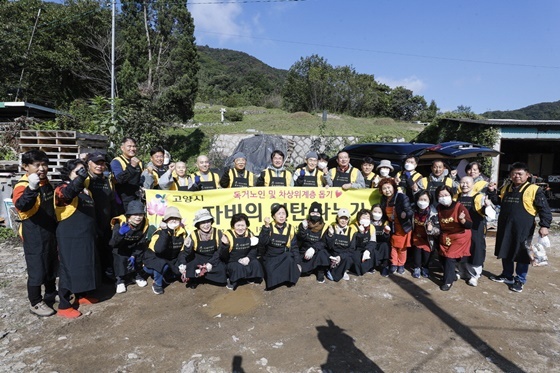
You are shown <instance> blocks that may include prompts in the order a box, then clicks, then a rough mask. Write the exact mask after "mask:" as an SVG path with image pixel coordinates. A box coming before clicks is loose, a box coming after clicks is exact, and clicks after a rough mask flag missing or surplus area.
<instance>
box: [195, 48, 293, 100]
mask: <svg viewBox="0 0 560 373" xmlns="http://www.w3.org/2000/svg"><path fill="white" fill-rule="evenodd" d="M198 56H199V64H200V70H199V72H198V86H199V88H198V97H197V101H203V102H213V103H220V104H223V105H226V106H243V105H258V106H265V105H267V103H271V102H272V101H279V100H280V91H281V89H282V85H283V84H284V80H285V79H286V75H287V73H288V72H287V71H286V70H280V69H275V68H273V67H270V66H268V65H267V64H265V63H263V62H262V61H260V60H258V59H256V58H255V57H253V56H250V55H248V54H247V53H243V52H238V51H234V50H230V49H217V48H210V47H208V46H200V45H199V46H198Z"/></svg>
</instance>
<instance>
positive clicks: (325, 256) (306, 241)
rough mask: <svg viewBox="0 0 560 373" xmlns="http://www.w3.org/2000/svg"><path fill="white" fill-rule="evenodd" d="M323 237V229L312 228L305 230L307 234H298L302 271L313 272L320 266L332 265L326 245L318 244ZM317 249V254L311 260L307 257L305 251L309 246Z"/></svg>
mask: <svg viewBox="0 0 560 373" xmlns="http://www.w3.org/2000/svg"><path fill="white" fill-rule="evenodd" d="M321 237H322V230H320V231H318V232H313V231H312V230H311V229H309V228H308V229H306V230H305V236H304V237H300V235H299V234H298V246H299V256H300V258H301V263H300V265H301V273H308V272H312V271H313V270H315V269H316V268H318V267H328V266H329V265H330V263H331V262H330V260H329V253H328V252H327V250H325V249H324V245H320V244H317V243H318V242H319V241H320V240H321ZM311 247H312V248H313V249H315V255H313V257H312V258H311V259H309V260H306V259H305V252H306V251H307V249H309V248H311Z"/></svg>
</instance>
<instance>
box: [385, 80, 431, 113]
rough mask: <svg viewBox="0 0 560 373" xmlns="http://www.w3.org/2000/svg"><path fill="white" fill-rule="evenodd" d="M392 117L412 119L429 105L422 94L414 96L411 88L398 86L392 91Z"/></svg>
mask: <svg viewBox="0 0 560 373" xmlns="http://www.w3.org/2000/svg"><path fill="white" fill-rule="evenodd" d="M390 97H391V104H390V105H391V107H390V110H391V115H390V116H391V118H395V119H400V120H412V119H413V118H415V117H416V116H418V115H419V114H420V113H421V112H422V111H424V110H425V109H426V107H427V104H426V100H425V99H424V97H422V96H414V94H413V93H412V91H411V90H410V89H406V88H404V87H397V88H395V89H393V90H392V91H391V94H390Z"/></svg>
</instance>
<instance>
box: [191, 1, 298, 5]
mask: <svg viewBox="0 0 560 373" xmlns="http://www.w3.org/2000/svg"><path fill="white" fill-rule="evenodd" d="M304 1H307V0H237V1H215V2H204V3H187V5H211V4H249V3H295V2H300V3H301V2H304Z"/></svg>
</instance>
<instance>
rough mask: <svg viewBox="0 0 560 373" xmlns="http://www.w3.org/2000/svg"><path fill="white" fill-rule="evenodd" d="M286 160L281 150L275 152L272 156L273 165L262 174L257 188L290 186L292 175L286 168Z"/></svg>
mask: <svg viewBox="0 0 560 373" xmlns="http://www.w3.org/2000/svg"><path fill="white" fill-rule="evenodd" d="M285 158H286V157H285V155H284V153H283V152H282V151H281V150H275V151H273V152H272V154H271V155H270V161H271V164H270V165H269V166H268V167H267V168H266V169H265V170H263V171H262V172H261V174H260V176H259V178H258V179H257V186H289V185H290V182H291V180H292V173H291V172H290V171H288V170H286V169H285V168H284V159H285Z"/></svg>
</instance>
